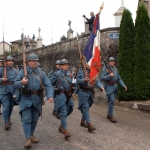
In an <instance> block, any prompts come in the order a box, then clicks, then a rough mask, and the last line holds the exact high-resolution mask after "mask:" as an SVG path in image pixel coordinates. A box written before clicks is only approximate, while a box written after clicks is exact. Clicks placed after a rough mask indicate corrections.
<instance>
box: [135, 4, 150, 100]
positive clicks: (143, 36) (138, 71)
mask: <svg viewBox="0 0 150 150" xmlns="http://www.w3.org/2000/svg"><path fill="white" fill-rule="evenodd" d="M134 51H135V53H134V61H135V67H134V94H135V99H138V100H146V99H149V98H150V20H149V17H148V12H147V9H146V7H145V5H144V4H142V5H140V6H139V8H138V10H137V17H136V21H135V37H134Z"/></svg>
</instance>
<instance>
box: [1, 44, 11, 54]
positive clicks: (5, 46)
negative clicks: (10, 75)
mask: <svg viewBox="0 0 150 150" xmlns="http://www.w3.org/2000/svg"><path fill="white" fill-rule="evenodd" d="M11 50H12V47H11V45H10V44H9V43H7V42H5V41H4V51H7V52H11ZM0 55H3V41H2V42H0Z"/></svg>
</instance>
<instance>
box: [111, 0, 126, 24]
mask: <svg viewBox="0 0 150 150" xmlns="http://www.w3.org/2000/svg"><path fill="white" fill-rule="evenodd" d="M124 9H125V7H124V0H121V7H120V8H119V9H118V10H117V12H116V13H115V14H114V16H115V27H120V22H121V19H122V14H123V11H124Z"/></svg>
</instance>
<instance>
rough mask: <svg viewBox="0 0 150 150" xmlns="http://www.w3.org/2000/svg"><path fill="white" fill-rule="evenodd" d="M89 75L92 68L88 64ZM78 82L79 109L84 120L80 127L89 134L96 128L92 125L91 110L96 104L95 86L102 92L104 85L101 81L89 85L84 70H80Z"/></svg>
mask: <svg viewBox="0 0 150 150" xmlns="http://www.w3.org/2000/svg"><path fill="white" fill-rule="evenodd" d="M86 67H87V68H86V71H87V74H88V75H89V74H90V67H89V66H88V64H86ZM76 80H77V94H78V99H79V104H78V109H79V110H80V111H81V113H82V119H81V123H80V125H81V126H82V127H85V128H88V131H89V132H92V131H93V130H95V129H96V128H95V127H94V126H93V125H92V124H91V120H90V114H89V109H90V107H91V106H92V104H93V102H94V88H95V86H96V87H97V88H99V89H100V90H101V91H103V90H104V88H103V85H102V84H101V83H100V81H99V79H96V82H95V84H94V85H92V86H91V85H89V84H88V82H89V80H90V79H89V77H85V75H84V71H83V68H80V69H79V72H78V74H77V77H76Z"/></svg>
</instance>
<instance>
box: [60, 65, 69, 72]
mask: <svg viewBox="0 0 150 150" xmlns="http://www.w3.org/2000/svg"><path fill="white" fill-rule="evenodd" d="M68 67H69V65H68V64H63V65H61V69H62V70H64V71H67V70H68Z"/></svg>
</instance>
